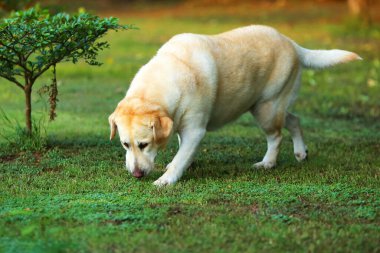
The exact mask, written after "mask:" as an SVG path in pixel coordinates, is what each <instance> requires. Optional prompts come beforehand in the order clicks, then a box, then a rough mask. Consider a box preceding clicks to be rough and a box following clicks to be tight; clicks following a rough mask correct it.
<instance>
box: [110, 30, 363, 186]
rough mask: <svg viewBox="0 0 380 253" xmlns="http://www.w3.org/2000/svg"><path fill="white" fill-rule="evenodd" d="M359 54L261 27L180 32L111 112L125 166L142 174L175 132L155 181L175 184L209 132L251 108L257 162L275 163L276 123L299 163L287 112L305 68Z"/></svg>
mask: <svg viewBox="0 0 380 253" xmlns="http://www.w3.org/2000/svg"><path fill="white" fill-rule="evenodd" d="M359 59H361V58H360V57H359V56H358V55H357V54H355V53H352V52H348V51H343V50H336V49H334V50H309V49H305V48H302V47H300V46H298V45H297V44H296V43H295V42H294V41H292V40H290V39H289V38H287V37H285V36H284V35H282V34H280V33H279V32H278V31H276V30H275V29H273V28H270V27H267V26H260V25H252V26H248V27H242V28H238V29H235V30H232V31H228V32H225V33H222V34H218V35H212V36H208V35H199V34H180V35H176V36H174V37H173V38H172V39H170V40H169V41H168V42H167V43H166V44H164V45H163V46H162V47H161V49H159V51H158V52H157V55H156V56H154V57H153V58H152V59H151V60H150V61H149V62H148V63H147V64H146V65H145V66H143V67H142V68H141V69H140V70H139V71H138V73H137V74H136V76H135V78H134V79H133V81H132V83H131V85H130V88H129V90H128V92H127V94H126V96H125V98H124V99H123V100H121V101H120V103H119V104H118V106H117V108H116V110H115V111H114V112H113V113H112V114H111V115H110V116H109V123H110V127H111V137H110V138H111V139H112V138H113V137H114V136H115V133H116V130H118V132H119V136H120V141H121V143H122V145H123V147H124V148H125V149H126V152H127V153H126V166H127V168H128V170H129V171H130V172H131V173H132V175H133V176H135V177H137V178H140V177H142V176H144V175H146V174H148V173H149V172H150V171H151V170H152V169H153V167H154V159H155V156H156V154H157V151H158V149H160V148H161V147H163V146H165V144H166V143H167V142H168V140H169V138H170V136H171V135H172V134H173V133H178V137H179V142H180V147H179V150H178V152H177V154H176V155H175V157H174V159H173V160H172V162H171V163H169V164H168V165H167V170H166V172H165V173H164V174H163V175H162V176H161V177H160V178H159V179H158V180H156V181H155V182H154V184H155V185H158V186H162V185H169V184H173V183H175V182H176V181H177V180H178V179H179V178H180V177H181V176H182V174H183V173H184V171H185V170H186V169H187V168H188V167H189V166H190V164H191V162H192V160H193V158H194V155H195V153H196V150H197V148H198V146H199V144H200V142H201V140H202V138H203V137H204V136H205V134H206V131H208V130H214V129H217V128H219V127H222V126H223V125H225V124H227V123H229V122H231V121H233V120H235V119H236V118H238V117H239V116H240V115H242V114H243V113H245V112H250V113H252V115H253V116H254V117H255V118H256V119H257V121H258V122H259V125H260V127H261V128H262V129H263V130H264V132H265V134H266V137H267V142H268V149H267V152H266V154H265V156H264V158H263V160H262V161H261V162H258V163H256V164H255V165H254V166H255V167H258V168H260V167H263V168H272V167H274V166H275V165H276V159H277V154H278V152H279V146H280V142H281V129H282V128H283V127H284V128H286V129H287V130H289V131H290V134H291V136H292V140H293V143H294V154H295V157H296V159H297V160H298V161H302V160H304V159H305V158H306V156H307V150H306V146H305V143H304V141H303V137H302V130H301V128H300V124H299V119H298V118H297V117H296V116H294V115H293V114H291V113H290V112H288V111H287V109H288V107H289V106H290V105H291V104H292V103H293V102H294V100H295V98H296V96H297V92H298V89H299V87H300V78H301V72H302V68H325V67H329V66H333V65H335V64H339V63H345V62H349V61H353V60H359Z"/></svg>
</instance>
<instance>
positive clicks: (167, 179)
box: [153, 174, 177, 187]
mask: <svg viewBox="0 0 380 253" xmlns="http://www.w3.org/2000/svg"><path fill="white" fill-rule="evenodd" d="M176 181H177V180H176V179H175V178H174V177H171V176H167V175H165V174H164V175H162V176H161V177H160V178H159V179H157V180H156V181H154V182H153V184H154V185H155V186H158V187H161V186H165V185H172V184H174V183H175V182H176Z"/></svg>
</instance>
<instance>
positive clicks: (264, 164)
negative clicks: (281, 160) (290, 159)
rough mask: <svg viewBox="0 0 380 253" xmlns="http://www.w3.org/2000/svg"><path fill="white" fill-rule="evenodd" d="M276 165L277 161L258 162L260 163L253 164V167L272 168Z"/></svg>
mask: <svg viewBox="0 0 380 253" xmlns="http://www.w3.org/2000/svg"><path fill="white" fill-rule="evenodd" d="M275 166H276V163H275V162H264V161H262V162H258V163H255V164H254V165H253V167H254V168H255V169H261V168H264V169H272V168H273V167H275Z"/></svg>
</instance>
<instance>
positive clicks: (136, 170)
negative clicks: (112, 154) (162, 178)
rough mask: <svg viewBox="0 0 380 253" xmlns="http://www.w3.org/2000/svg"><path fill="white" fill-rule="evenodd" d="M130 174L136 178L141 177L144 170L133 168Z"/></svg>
mask: <svg viewBox="0 0 380 253" xmlns="http://www.w3.org/2000/svg"><path fill="white" fill-rule="evenodd" d="M132 175H133V176H134V177H136V178H141V177H143V176H144V171H142V170H140V169H135V170H134V171H133V173H132Z"/></svg>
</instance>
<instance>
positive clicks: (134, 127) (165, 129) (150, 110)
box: [108, 99, 173, 178]
mask: <svg viewBox="0 0 380 253" xmlns="http://www.w3.org/2000/svg"><path fill="white" fill-rule="evenodd" d="M108 121H109V124H110V128H111V135H110V139H111V140H112V139H113V138H114V137H115V135H116V131H118V132H119V137H120V142H121V145H122V146H123V147H124V149H125V150H126V163H125V164H126V167H127V169H128V170H129V171H130V172H131V173H132V175H133V176H134V177H137V178H140V177H143V176H144V175H147V174H148V173H149V172H150V171H151V170H152V169H153V168H154V159H155V157H156V155H157V152H158V149H159V148H161V147H163V146H165V145H166V143H167V142H168V139H169V137H170V135H171V132H172V128H173V121H172V120H171V119H170V118H169V117H168V116H167V115H166V114H165V113H164V112H163V111H162V110H161V109H160V108H159V107H158V106H156V105H152V104H146V103H144V101H141V99H131V100H128V101H126V100H125V99H124V100H122V101H121V102H120V103H119V105H118V106H117V108H116V110H115V111H114V112H113V113H112V114H111V115H110V116H109V118H108Z"/></svg>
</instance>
